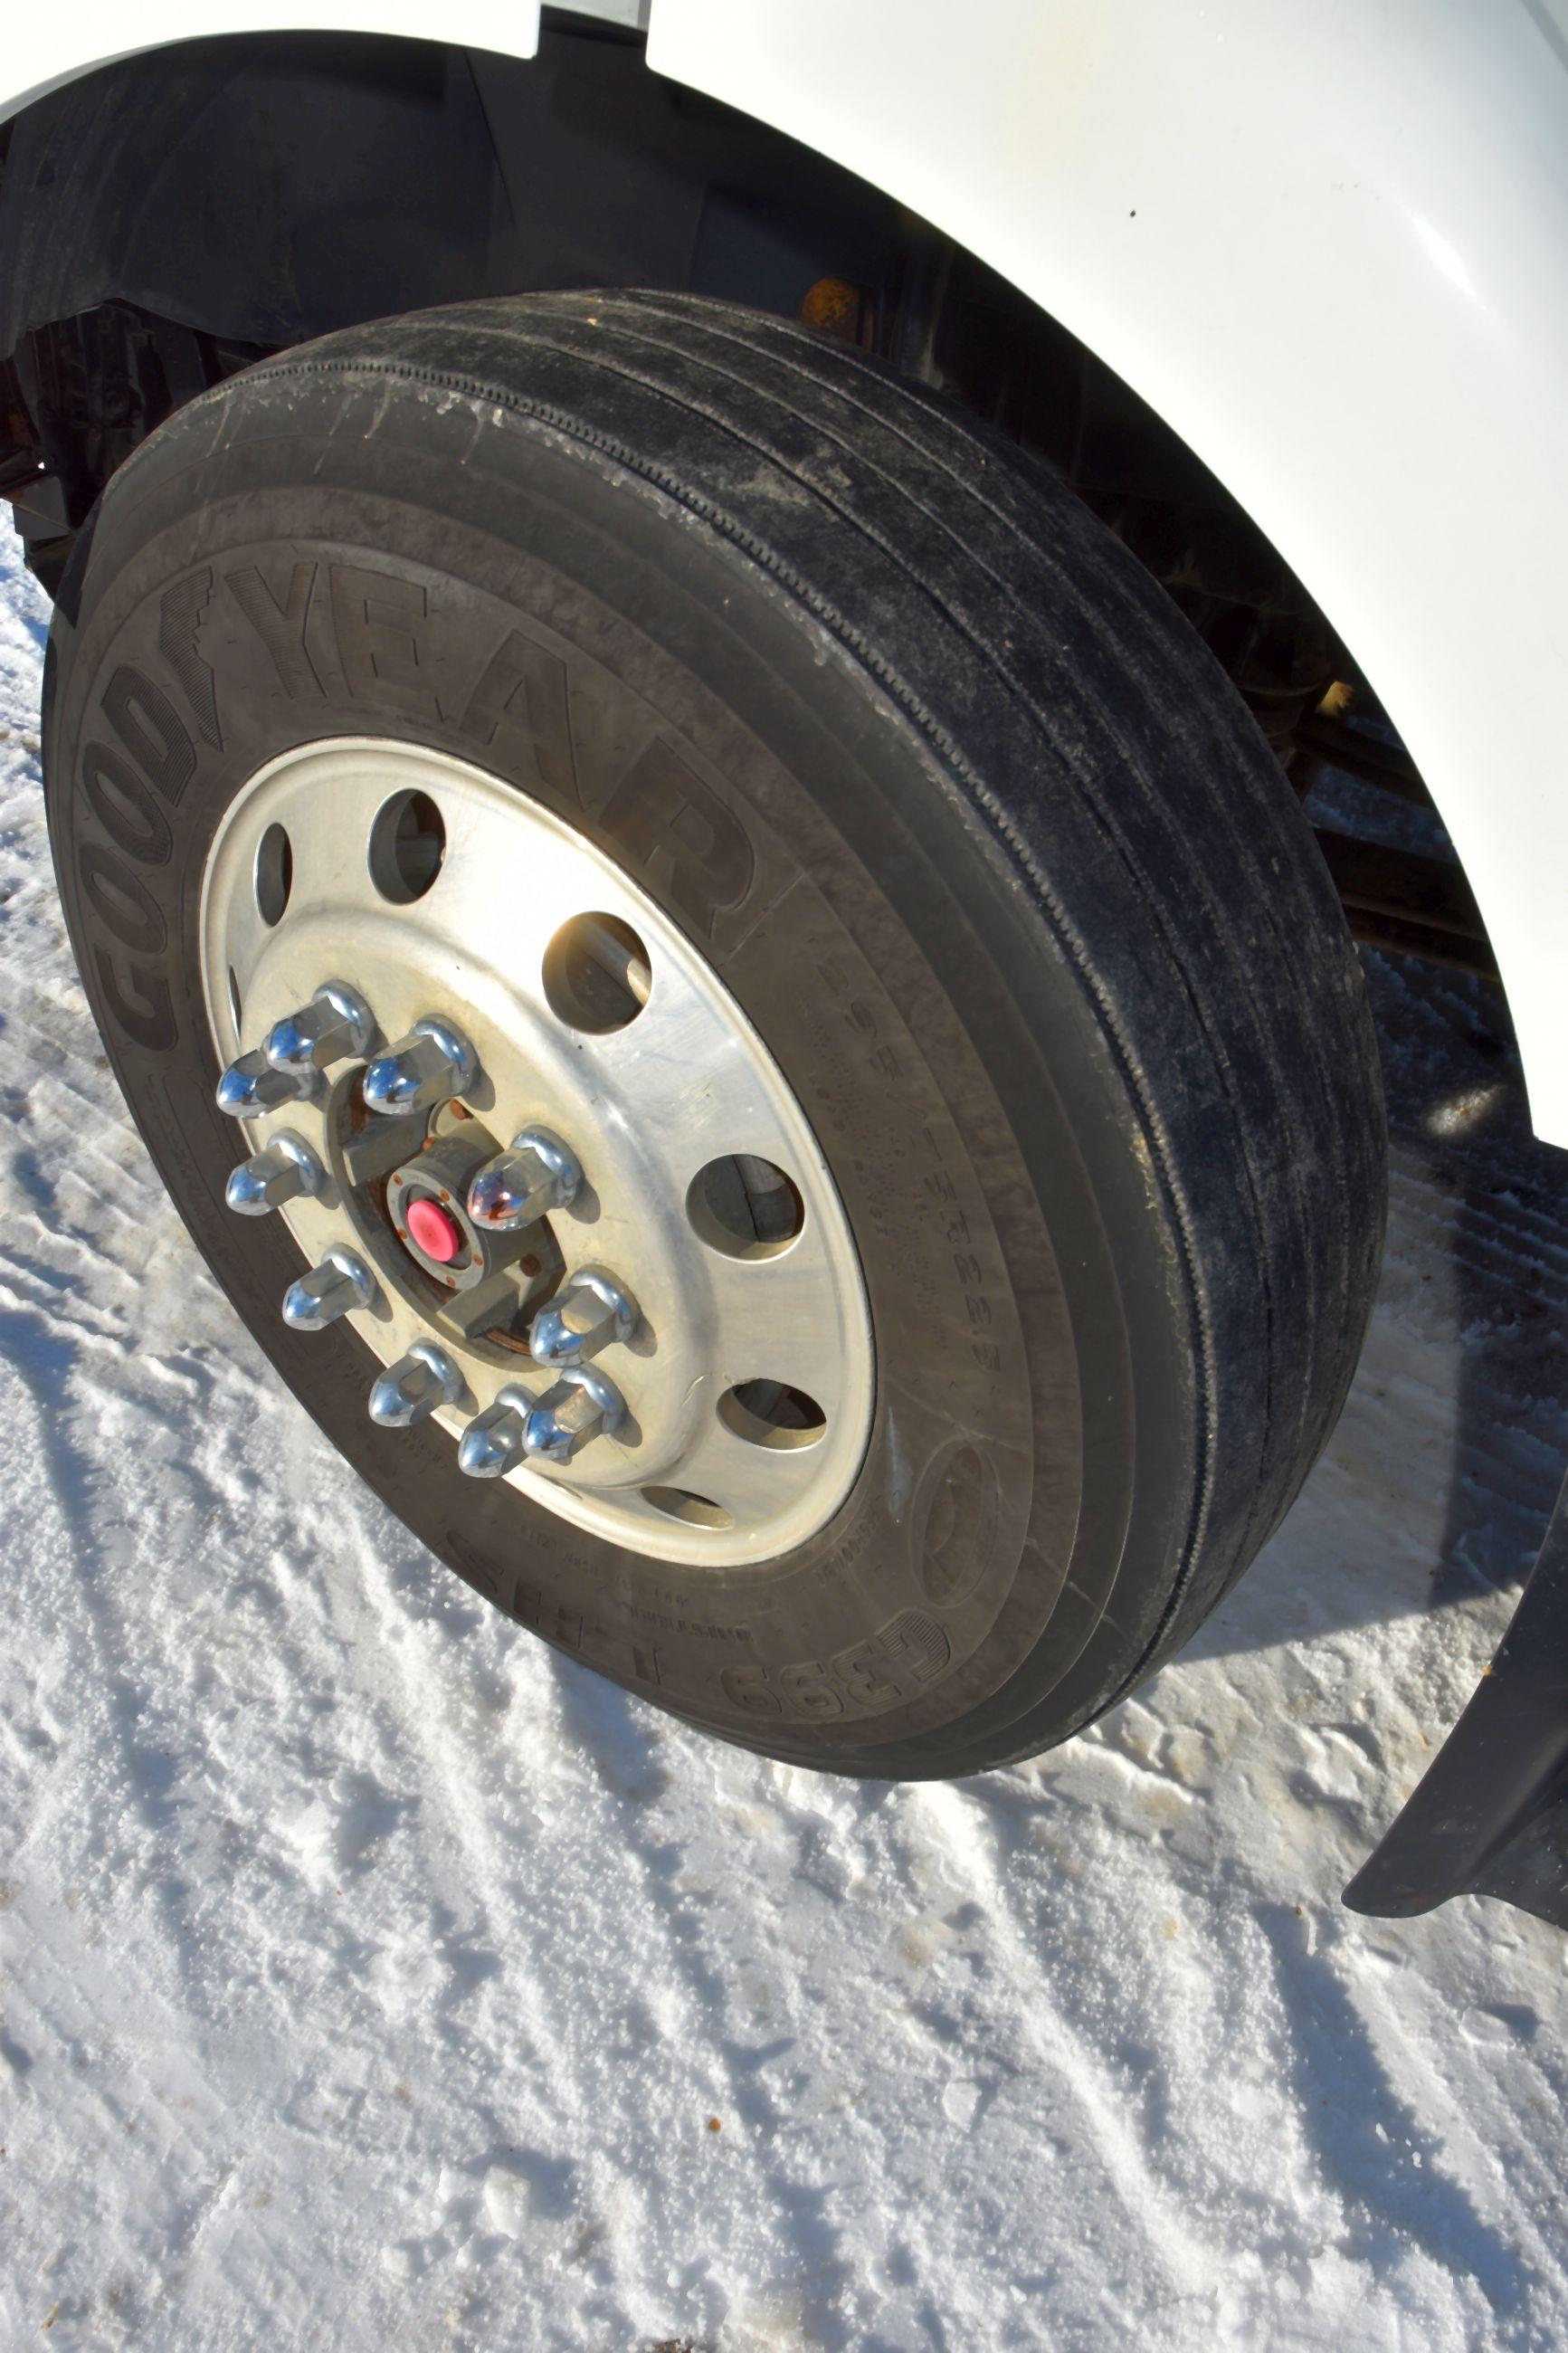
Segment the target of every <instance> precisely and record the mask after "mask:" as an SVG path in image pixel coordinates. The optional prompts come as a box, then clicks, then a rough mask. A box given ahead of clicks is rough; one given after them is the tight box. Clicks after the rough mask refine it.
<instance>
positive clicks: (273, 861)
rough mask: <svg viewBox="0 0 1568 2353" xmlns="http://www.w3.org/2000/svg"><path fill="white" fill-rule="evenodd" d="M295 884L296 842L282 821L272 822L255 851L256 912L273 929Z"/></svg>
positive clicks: (281, 918) (279, 920)
mask: <svg viewBox="0 0 1568 2353" xmlns="http://www.w3.org/2000/svg"><path fill="white" fill-rule="evenodd" d="M293 888H294V845H293V843H292V842H291V841H290V840H289V837H288V835H287V834H286V833H285V832H284V830H283V828H282V827H281V826H280V825H269V826H268V828H267V830H266V832H265V833H264V834H263V835H262V837H261V840H260V844H259V846H258V849H257V852H256V912H257V913H258V915H259V916H260V918H261V920H262V922H263V923H265V924H266V925H267V926H268V930H271V929H272V928H273V927H274V926H275V925H277V924H279V923H281V922H282V921H283V910H284V908H285V907H287V905H288V904H289V892H290V891H292V889H293Z"/></svg>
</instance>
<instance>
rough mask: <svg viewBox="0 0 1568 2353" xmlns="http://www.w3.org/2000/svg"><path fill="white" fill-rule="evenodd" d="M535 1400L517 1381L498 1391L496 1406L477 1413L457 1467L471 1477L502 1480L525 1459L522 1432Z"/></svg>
mask: <svg viewBox="0 0 1568 2353" xmlns="http://www.w3.org/2000/svg"><path fill="white" fill-rule="evenodd" d="M532 1411H533V1399H532V1398H531V1397H530V1396H529V1394H528V1392H527V1390H526V1389H520V1388H518V1386H517V1384H516V1382H515V1381H509V1382H508V1383H507V1385H506V1387H505V1388H503V1389H499V1390H498V1391H497V1392H496V1401H495V1403H494V1405H492V1406H490V1407H489V1408H488V1409H487V1410H486V1411H485V1412H483V1413H481V1414H476V1416H475V1417H474V1419H473V1420H472V1421H470V1422H469V1424H468V1428H467V1430H464V1432H463V1435H462V1438H461V1440H459V1441H458V1470H459V1471H466V1472H468V1477H469V1478H470V1479H501V1478H504V1477H505V1475H506V1473H507V1472H509V1471H511V1470H515V1468H516V1467H517V1465H518V1463H520V1462H521V1461H522V1458H523V1433H524V1431H525V1430H527V1427H528V1417H529V1415H530V1414H531V1412H532Z"/></svg>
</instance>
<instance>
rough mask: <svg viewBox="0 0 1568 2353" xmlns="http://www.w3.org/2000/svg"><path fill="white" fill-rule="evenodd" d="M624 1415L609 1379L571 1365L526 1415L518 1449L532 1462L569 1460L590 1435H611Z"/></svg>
mask: <svg viewBox="0 0 1568 2353" xmlns="http://www.w3.org/2000/svg"><path fill="white" fill-rule="evenodd" d="M625 1419H626V1403H625V1400H624V1399H623V1398H622V1396H621V1393H620V1391H619V1389H617V1388H616V1386H615V1384H614V1382H613V1381H607V1380H606V1379H605V1376H604V1375H603V1373H596V1372H595V1371H594V1370H593V1368H592V1366H587V1365H582V1366H572V1367H570V1368H569V1369H568V1370H567V1371H566V1372H563V1374H562V1376H561V1378H560V1379H559V1380H558V1381H557V1382H556V1384H555V1386H554V1388H552V1389H549V1390H547V1391H546V1392H545V1394H544V1396H543V1397H542V1398H540V1400H539V1403H538V1404H537V1405H536V1406H535V1407H534V1409H533V1410H532V1412H531V1414H530V1415H529V1417H528V1420H527V1423H526V1425H525V1427H524V1430H523V1433H522V1450H523V1452H524V1453H525V1454H527V1455H529V1456H530V1457H531V1459H532V1460H533V1461H540V1462H570V1461H571V1460H572V1458H573V1456H574V1454H575V1453H576V1452H577V1451H578V1450H579V1448H580V1447H584V1446H586V1445H587V1443H588V1441H589V1440H590V1439H591V1438H596V1437H598V1436H599V1435H600V1434H601V1433H603V1435H604V1436H605V1437H606V1438H613V1437H614V1436H615V1433H616V1430H618V1429H619V1428H620V1426H621V1424H622V1423H623V1422H624V1421H625Z"/></svg>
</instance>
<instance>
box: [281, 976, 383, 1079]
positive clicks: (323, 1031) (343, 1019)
mask: <svg viewBox="0 0 1568 2353" xmlns="http://www.w3.org/2000/svg"><path fill="white" fill-rule="evenodd" d="M374 1035H375V1018H374V1015H373V1014H372V1012H371V1009H370V1008H369V1006H368V1005H367V1004H366V1003H365V1001H364V999H363V997H362V996H361V995H360V993H359V991H358V990H357V989H355V988H351V987H349V986H348V984H347V982H346V981H342V980H327V981H323V982H322V984H321V987H320V988H318V989H317V991H316V993H315V995H314V997H311V999H310V1003H309V1005H302V1006H300V1008H299V1010H298V1012H295V1013H286V1014H285V1015H284V1017H283V1018H282V1020H281V1021H275V1022H274V1023H273V1024H272V1027H271V1029H269V1030H268V1033H267V1039H266V1043H265V1045H264V1046H263V1048H262V1051H263V1053H264V1054H265V1055H266V1057H267V1060H268V1061H269V1062H270V1063H271V1065H272V1067H273V1069H274V1070H275V1071H287V1072H289V1075H290V1076H292V1077H295V1078H299V1079H301V1080H303V1081H305V1082H306V1083H307V1084H309V1083H310V1082H313V1080H314V1078H315V1074H316V1072H317V1071H324V1070H325V1069H326V1067H327V1064H328V1063H329V1062H339V1061H342V1060H345V1059H346V1058H347V1057H348V1056H350V1055H354V1054H367V1053H368V1052H369V1051H370V1041H371V1039H373V1038H374Z"/></svg>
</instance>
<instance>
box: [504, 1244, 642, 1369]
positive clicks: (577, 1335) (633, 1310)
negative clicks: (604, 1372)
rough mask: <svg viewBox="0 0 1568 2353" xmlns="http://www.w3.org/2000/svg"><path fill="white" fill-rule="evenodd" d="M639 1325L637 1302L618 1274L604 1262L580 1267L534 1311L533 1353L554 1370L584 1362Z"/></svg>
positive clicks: (536, 1360)
mask: <svg viewBox="0 0 1568 2353" xmlns="http://www.w3.org/2000/svg"><path fill="white" fill-rule="evenodd" d="M636 1330H637V1302H636V1300H635V1299H633V1298H632V1296H631V1294H630V1293H629V1292H626V1291H623V1290H622V1288H621V1286H620V1284H619V1283H618V1282H616V1279H615V1277H614V1275H612V1274H606V1273H605V1271H604V1269H603V1267H597V1266H584V1267H579V1268H578V1270H577V1271H576V1273H575V1274H574V1275H572V1276H570V1277H569V1278H568V1279H567V1281H566V1282H564V1283H563V1285H562V1287H561V1289H560V1290H559V1291H558V1292H557V1293H556V1294H555V1296H554V1298H553V1299H552V1301H551V1302H550V1304H549V1305H548V1306H547V1307H542V1308H541V1309H540V1311H539V1313H538V1314H537V1315H536V1316H535V1317H534V1319H533V1323H532V1326H531V1329H530V1332H529V1335H528V1348H529V1354H530V1355H531V1356H532V1358H533V1361H534V1363H535V1364H536V1365H547V1366H550V1367H551V1368H552V1370H554V1369H556V1368H558V1367H559V1366H563V1365H581V1364H583V1363H584V1361H585V1360H586V1359H587V1358H588V1357H589V1356H596V1355H597V1354H598V1352H599V1350H600V1349H601V1348H607V1347H608V1346H609V1345H610V1343H611V1341H612V1340H629V1339H630V1338H631V1336H632V1334H633V1333H634V1332H635V1331H636Z"/></svg>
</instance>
